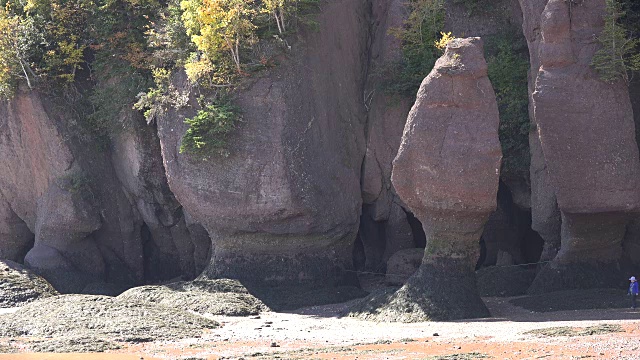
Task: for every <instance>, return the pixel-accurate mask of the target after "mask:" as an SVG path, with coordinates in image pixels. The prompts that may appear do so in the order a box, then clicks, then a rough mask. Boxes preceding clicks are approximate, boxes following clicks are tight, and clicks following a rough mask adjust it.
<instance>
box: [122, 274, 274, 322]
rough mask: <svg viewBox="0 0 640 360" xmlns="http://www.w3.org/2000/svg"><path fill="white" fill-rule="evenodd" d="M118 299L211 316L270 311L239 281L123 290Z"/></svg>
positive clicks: (218, 281) (225, 280)
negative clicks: (149, 303)
mask: <svg viewBox="0 0 640 360" xmlns="http://www.w3.org/2000/svg"><path fill="white" fill-rule="evenodd" d="M118 299H122V300H135V301H141V302H151V303H155V304H160V305H165V306H168V307H173V308H176V309H181V310H189V311H194V312H197V313H200V314H211V315H229V316H247V315H256V314H259V313H260V312H262V311H269V308H268V307H267V306H266V305H265V304H263V303H262V301H260V300H258V299H257V298H256V297H255V296H253V295H251V294H249V291H247V289H246V288H245V287H244V286H243V285H242V284H241V283H240V282H239V281H237V280H228V279H218V280H201V281H200V280H198V281H191V282H176V283H172V284H167V285H153V286H141V287H136V288H133V289H130V290H128V291H126V292H125V293H123V294H122V295H120V296H118Z"/></svg>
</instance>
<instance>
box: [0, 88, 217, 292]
mask: <svg viewBox="0 0 640 360" xmlns="http://www.w3.org/2000/svg"><path fill="white" fill-rule="evenodd" d="M70 124H72V125H70ZM82 134H83V133H82V130H81V129H80V126H79V125H78V124H75V123H74V122H73V121H72V120H71V116H70V115H69V114H67V113H65V109H61V108H60V107H59V106H57V105H55V100H53V99H51V98H47V97H44V96H41V95H40V94H38V93H37V92H30V93H27V92H19V93H18V94H17V95H16V96H15V98H14V99H12V100H11V101H7V102H3V103H2V104H1V105H0V168H1V169H2V171H0V258H4V259H11V260H15V261H20V262H22V261H23V260H24V263H25V264H26V265H28V266H30V267H32V268H33V269H35V270H36V271H37V272H38V273H40V274H42V275H43V276H44V277H45V278H47V280H49V281H50V282H51V283H52V284H53V285H54V286H55V287H56V288H57V289H58V290H60V291H61V292H81V291H82V290H83V288H84V287H85V285H88V284H90V283H101V282H112V283H118V284H120V285H122V286H131V285H135V284H138V283H140V282H143V281H144V280H145V278H147V279H148V280H167V279H170V278H174V277H176V276H181V275H185V276H190V277H194V276H195V275H196V274H195V273H196V271H197V270H198V266H199V270H201V269H202V267H203V265H202V263H204V262H205V260H206V259H202V257H203V256H204V257H205V258H206V256H207V249H208V246H200V248H197V246H196V243H198V244H200V243H202V241H200V242H195V241H191V234H190V232H189V230H188V228H187V224H186V222H185V219H183V216H182V212H181V210H180V205H179V204H178V203H177V202H176V201H175V199H173V196H172V195H171V193H170V192H169V190H168V186H167V184H166V180H165V178H164V170H163V168H162V161H161V157H160V153H159V144H158V143H157V138H155V142H156V143H154V141H153V140H154V136H155V135H154V133H153V129H151V128H146V124H145V127H137V128H135V129H134V130H132V131H131V132H126V133H123V134H121V135H120V136H119V137H117V139H116V140H115V141H114V144H113V145H114V146H113V148H114V150H113V152H111V151H105V150H104V149H99V148H98V145H97V144H95V143H94V142H83V140H82V139H81V136H82ZM154 146H155V148H156V149H155V151H154ZM143 224H146V225H143ZM142 229H147V230H148V232H149V233H151V234H150V235H149V236H146V237H145V234H144V233H145V231H141V230H142ZM143 238H144V239H143ZM143 240H146V243H145V244H143ZM205 240H208V239H205ZM205 244H206V242H205ZM196 252H197V253H198V254H196ZM198 262H199V263H198Z"/></svg>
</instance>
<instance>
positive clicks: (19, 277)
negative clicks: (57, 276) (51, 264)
mask: <svg viewBox="0 0 640 360" xmlns="http://www.w3.org/2000/svg"><path fill="white" fill-rule="evenodd" d="M55 295H58V292H57V291H56V290H55V289H54V288H53V286H51V284H49V283H48V282H47V281H46V280H45V279H43V278H41V277H40V276H38V275H36V274H34V273H33V272H32V271H30V270H28V269H26V268H25V267H24V266H21V265H20V264H17V263H15V262H13V261H0V308H8V307H15V306H22V305H24V304H27V303H29V302H31V301H34V300H37V299H41V298H45V297H50V296H55Z"/></svg>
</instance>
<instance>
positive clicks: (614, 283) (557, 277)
mask: <svg viewBox="0 0 640 360" xmlns="http://www.w3.org/2000/svg"><path fill="white" fill-rule="evenodd" d="M628 278H629V276H627V275H626V274H624V273H623V271H622V270H621V267H620V264H619V263H618V262H607V263H596V264H587V263H566V264H564V263H563V264H558V263H556V262H551V263H549V264H547V265H546V266H544V267H543V268H541V269H540V271H539V272H538V274H537V275H536V278H535V279H534V280H533V283H532V284H531V287H529V290H528V291H527V293H528V294H531V295H535V294H543V293H548V292H553V291H561V290H571V289H596V288H625V286H626V285H625V284H626V283H627V282H628V281H627V279H628Z"/></svg>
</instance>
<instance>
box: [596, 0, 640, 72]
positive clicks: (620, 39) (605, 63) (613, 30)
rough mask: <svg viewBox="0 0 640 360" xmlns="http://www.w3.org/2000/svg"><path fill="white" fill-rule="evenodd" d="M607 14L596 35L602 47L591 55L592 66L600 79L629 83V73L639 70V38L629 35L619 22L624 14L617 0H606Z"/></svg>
mask: <svg viewBox="0 0 640 360" xmlns="http://www.w3.org/2000/svg"><path fill="white" fill-rule="evenodd" d="M606 3H607V14H606V15H605V26H604V28H603V30H602V33H601V34H600V36H599V37H598V41H599V42H600V44H601V46H602V48H601V49H600V50H598V52H596V54H595V55H594V56H593V61H592V63H591V64H592V66H593V67H594V68H595V69H596V70H597V71H598V73H599V74H600V77H601V78H602V80H604V81H607V82H614V81H617V80H620V79H622V80H624V81H625V82H626V83H629V73H630V72H631V71H638V70H640V52H638V47H639V46H640V40H639V39H637V38H633V37H630V36H629V31H628V30H627V29H626V28H625V27H624V26H623V25H622V24H621V18H622V17H623V16H624V15H625V13H624V11H623V9H622V5H621V4H620V3H619V2H618V0H606Z"/></svg>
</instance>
